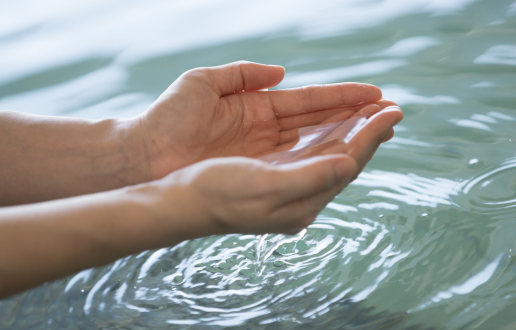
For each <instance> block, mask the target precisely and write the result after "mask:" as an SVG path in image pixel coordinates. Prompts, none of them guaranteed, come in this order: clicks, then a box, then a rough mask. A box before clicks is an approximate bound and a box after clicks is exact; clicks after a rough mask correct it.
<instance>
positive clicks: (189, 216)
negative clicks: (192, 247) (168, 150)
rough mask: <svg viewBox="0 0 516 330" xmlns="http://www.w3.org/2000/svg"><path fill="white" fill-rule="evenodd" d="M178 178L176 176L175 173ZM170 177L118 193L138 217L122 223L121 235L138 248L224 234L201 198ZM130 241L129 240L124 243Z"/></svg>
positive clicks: (168, 244)
mask: <svg viewBox="0 0 516 330" xmlns="http://www.w3.org/2000/svg"><path fill="white" fill-rule="evenodd" d="M178 174H179V175H180V173H178ZM179 175H176V173H175V174H172V175H169V176H167V177H166V178H164V179H161V180H156V181H152V182H148V183H143V184H139V185H135V186H131V187H127V188H124V189H122V190H121V192H122V193H123V194H124V199H125V200H126V201H128V202H129V204H133V205H136V207H137V209H138V210H139V211H136V212H135V213H137V214H140V215H141V218H140V219H136V221H135V222H132V223H131V224H129V226H126V225H127V224H124V226H126V227H125V228H126V230H128V231H129V232H127V233H125V234H124V236H126V237H132V238H134V240H135V241H139V242H140V244H142V245H141V246H140V248H141V249H153V248H161V247H165V246H173V245H176V244H178V243H180V242H182V241H185V240H189V239H196V238H201V237H205V236H210V235H216V234H224V233H223V232H222V231H221V230H220V229H219V228H217V226H216V225H215V222H214V221H213V219H211V218H212V217H211V216H210V213H209V212H208V210H207V208H206V203H204V201H203V198H202V196H200V195H199V194H198V193H197V192H196V191H195V189H194V188H193V187H192V186H191V185H190V184H189V183H186V182H184V181H183V180H181V178H178V176H179ZM127 241H128V242H130V241H131V240H127Z"/></svg>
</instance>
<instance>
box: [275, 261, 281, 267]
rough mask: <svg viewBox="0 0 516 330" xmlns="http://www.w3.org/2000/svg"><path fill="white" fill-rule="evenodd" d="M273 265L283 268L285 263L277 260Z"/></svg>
mask: <svg viewBox="0 0 516 330" xmlns="http://www.w3.org/2000/svg"><path fill="white" fill-rule="evenodd" d="M273 265H274V267H281V266H283V261H280V260H276V261H274V263H273Z"/></svg>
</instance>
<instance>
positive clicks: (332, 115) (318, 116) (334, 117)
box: [278, 99, 396, 131]
mask: <svg viewBox="0 0 516 330" xmlns="http://www.w3.org/2000/svg"><path fill="white" fill-rule="evenodd" d="M372 104H376V105H378V106H379V107H380V109H384V108H386V107H389V106H393V105H394V106H395V105H396V103H394V102H392V101H389V100H383V99H382V100H379V101H376V102H374V103H372ZM367 105H369V104H359V105H354V106H348V107H338V108H331V109H325V110H319V111H314V112H309V113H303V114H299V115H294V116H289V117H282V118H278V124H279V125H280V129H281V130H282V131H284V130H289V129H294V128H300V127H305V126H313V125H319V124H326V123H337V122H340V121H343V120H346V119H348V118H351V117H353V116H355V115H357V113H359V112H360V110H361V109H363V108H364V107H365V106H367Z"/></svg>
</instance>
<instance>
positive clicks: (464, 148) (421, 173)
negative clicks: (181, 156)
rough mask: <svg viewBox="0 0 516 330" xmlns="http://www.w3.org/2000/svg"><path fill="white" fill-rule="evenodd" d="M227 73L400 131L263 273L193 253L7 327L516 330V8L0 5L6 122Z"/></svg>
mask: <svg viewBox="0 0 516 330" xmlns="http://www.w3.org/2000/svg"><path fill="white" fill-rule="evenodd" d="M236 60H249V61H256V62H260V63H266V64H279V65H283V66H285V68H286V72H287V74H286V77H285V79H284V81H283V82H282V83H281V84H280V85H279V86H277V88H289V87H297V86H303V85H307V84H321V83H333V82H341V81H359V82H366V83H371V84H375V85H377V86H379V87H380V88H382V90H383V92H384V97H385V98H388V99H391V100H393V101H395V102H397V103H398V104H399V105H400V106H401V107H402V108H403V110H404V112H405V120H404V121H403V122H402V123H400V125H398V126H397V127H396V136H395V137H394V138H393V140H392V141H390V142H389V143H386V144H385V145H383V146H382V147H381V148H380V149H379V151H378V153H377V155H376V156H375V158H374V159H373V161H372V162H371V163H370V164H369V165H368V166H367V167H366V169H365V171H364V173H363V174H362V175H361V176H360V177H359V178H358V180H357V181H356V182H354V184H353V185H352V186H350V187H349V188H348V189H346V190H345V191H344V192H343V193H342V194H341V195H339V196H338V197H337V198H336V199H335V201H334V202H332V203H330V204H329V205H328V207H327V208H326V210H324V211H323V213H322V214H321V215H320V216H319V218H318V220H317V221H316V222H315V223H314V224H313V225H312V226H310V227H309V228H308V232H307V234H306V235H305V236H304V237H303V238H300V239H299V240H297V241H295V242H291V243H288V244H284V245H282V246H280V247H279V248H278V249H277V250H276V252H275V253H274V254H273V255H272V256H271V257H270V258H269V259H267V260H266V261H265V262H264V263H263V266H264V268H263V269H262V268H260V267H262V265H261V264H260V265H258V264H257V262H256V254H255V253H254V252H253V251H254V249H255V243H256V237H253V236H249V235H247V236H239V235H229V236H224V237H209V238H205V239H201V240H195V241H189V242H185V243H182V244H181V245H180V246H177V247H173V248H169V249H161V250H158V251H147V252H144V253H142V254H140V255H137V256H131V257H128V258H124V259H121V260H119V261H117V262H116V263H114V264H112V265H109V266H106V267H100V268H97V269H91V270H87V271H84V272H81V273H79V274H77V275H74V276H71V277H69V278H66V279H63V280H59V281H56V282H53V283H48V284H46V285H44V286H42V287H39V288H36V289H34V290H31V291H29V292H25V293H22V294H20V295H17V296H15V297H12V298H9V299H5V300H3V301H0V328H2V329H147V328H152V329H183V328H191V329H204V328H209V329H217V328H226V327H236V328H242V329H251V328H252V329H313V328H320V329H333V328H334V329H351V328H352V329H430V328H438V329H504V330H509V329H516V316H514V313H513V311H514V310H515V308H516V266H515V265H514V262H513V259H514V258H511V257H512V255H513V254H514V253H515V252H514V251H513V249H515V248H516V246H515V237H516V219H515V218H516V142H515V141H516V140H515V139H516V93H515V91H516V75H515V74H516V2H514V1H512V0H348V1H337V0H319V1H299V0H296V1H293V0H286V1H270V0H262V1H254V2H241V1H234V0H218V1H213V0H211V1H207V0H193V1H170V0H147V1H128V0H124V1H121V0H102V1H100V0H90V1H77V0H72V1H56V0H42V1H35V0H18V1H10V2H8V1H1V2H0V109H2V110H15V111H23V112H28V113H34V114H43V115H58V116H72V117H81V118H89V119H100V118H106V117H131V116H134V115H136V114H139V113H141V112H143V111H145V109H146V108H147V107H148V106H149V105H150V104H151V103H152V102H153V101H154V100H155V99H156V97H157V96H158V95H159V94H160V93H161V92H163V91H164V89H165V88H166V87H167V86H168V85H169V84H170V83H172V82H173V81H174V80H175V79H176V78H177V77H178V76H179V75H180V74H181V73H183V72H184V71H186V70H189V69H191V68H195V67H200V66H213V65H220V64H224V63H228V62H232V61H236ZM270 239H274V238H273V237H272V238H270ZM258 266H260V267H258Z"/></svg>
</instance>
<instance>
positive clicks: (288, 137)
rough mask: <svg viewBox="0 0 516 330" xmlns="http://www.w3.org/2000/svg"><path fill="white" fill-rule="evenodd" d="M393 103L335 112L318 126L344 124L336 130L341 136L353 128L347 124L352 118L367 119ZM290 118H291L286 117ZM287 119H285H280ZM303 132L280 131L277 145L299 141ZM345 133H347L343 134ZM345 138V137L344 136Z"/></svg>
mask: <svg viewBox="0 0 516 330" xmlns="http://www.w3.org/2000/svg"><path fill="white" fill-rule="evenodd" d="M391 103H394V102H391V101H387V102H383V103H380V105H379V104H376V103H373V104H369V105H366V106H360V107H361V108H360V109H354V110H352V111H342V112H337V113H335V114H334V115H333V116H331V117H329V118H327V119H326V120H324V121H323V122H321V123H319V124H318V125H326V124H331V123H341V122H344V123H343V124H344V125H340V129H339V130H337V133H338V134H342V133H343V130H345V129H346V127H348V128H349V129H351V128H353V127H352V126H354V125H353V123H352V122H349V120H351V119H352V118H359V117H365V118H369V117H371V116H372V115H374V114H375V113H377V112H379V111H380V110H381V109H382V106H384V107H385V106H386V105H387V104H391ZM288 118H291V117H288ZM282 119H287V118H282ZM315 127H318V126H317V125H314V128H315ZM303 130H306V128H304V127H303V128H300V129H299V128H296V129H289V130H285V131H280V136H279V141H278V145H282V144H290V143H292V142H293V141H299V139H300V137H301V134H302V133H303ZM344 133H347V132H344ZM344 136H345V135H344Z"/></svg>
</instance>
